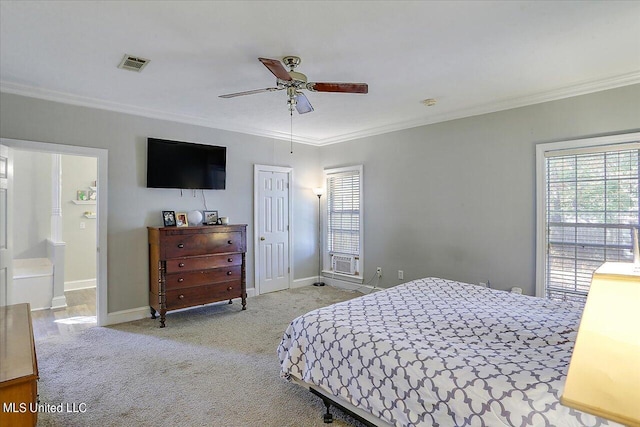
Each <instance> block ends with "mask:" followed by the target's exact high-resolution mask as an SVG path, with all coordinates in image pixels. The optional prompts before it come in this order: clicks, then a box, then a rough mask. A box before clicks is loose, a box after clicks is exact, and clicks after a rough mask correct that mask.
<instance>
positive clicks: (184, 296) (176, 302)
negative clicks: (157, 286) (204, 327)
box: [166, 280, 242, 310]
mask: <svg viewBox="0 0 640 427" xmlns="http://www.w3.org/2000/svg"><path fill="white" fill-rule="evenodd" d="M241 296H242V284H241V283H240V281H239V280H235V281H231V282H225V283H215V284H211V285H204V286H196V287H192V288H185V289H174V290H170V291H169V290H168V291H167V296H166V301H167V310H175V309H178V308H184V307H190V306H192V305H199V304H207V303H210V302H215V301H223V300H226V299H232V298H240V297H241Z"/></svg>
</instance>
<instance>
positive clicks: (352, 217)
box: [327, 169, 361, 256]
mask: <svg viewBox="0 0 640 427" xmlns="http://www.w3.org/2000/svg"><path fill="white" fill-rule="evenodd" d="M360 191H361V170H358V169H354V170H346V171H341V172H336V173H329V174H327V250H328V251H329V253H341V254H348V255H355V256H359V255H360V226H361V224H360Z"/></svg>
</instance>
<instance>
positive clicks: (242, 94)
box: [219, 87, 284, 98]
mask: <svg viewBox="0 0 640 427" xmlns="http://www.w3.org/2000/svg"><path fill="white" fill-rule="evenodd" d="M282 89H284V87H267V88H264V89H255V90H247V91H244V92H236V93H228V94H226V95H220V96H219V98H235V97H236V96H244V95H253V94H254V93H262V92H275V91H277V90H282Z"/></svg>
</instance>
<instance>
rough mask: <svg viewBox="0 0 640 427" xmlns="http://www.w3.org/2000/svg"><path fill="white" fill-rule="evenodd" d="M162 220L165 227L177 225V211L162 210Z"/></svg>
mask: <svg viewBox="0 0 640 427" xmlns="http://www.w3.org/2000/svg"><path fill="white" fill-rule="evenodd" d="M162 221H163V222H164V226H165V227H175V226H176V213H175V212H174V211H162Z"/></svg>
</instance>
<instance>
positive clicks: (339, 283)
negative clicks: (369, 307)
mask: <svg viewBox="0 0 640 427" xmlns="http://www.w3.org/2000/svg"><path fill="white" fill-rule="evenodd" d="M322 281H323V282H324V283H326V284H327V285H330V286H333V287H334V288H339V289H344V290H346V291H358V292H360V293H362V294H370V293H371V292H375V291H379V290H381V288H374V287H373V286H371V285H360V284H358V283H353V282H346V281H344V280H338V279H334V278H331V277H323V278H322Z"/></svg>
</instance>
